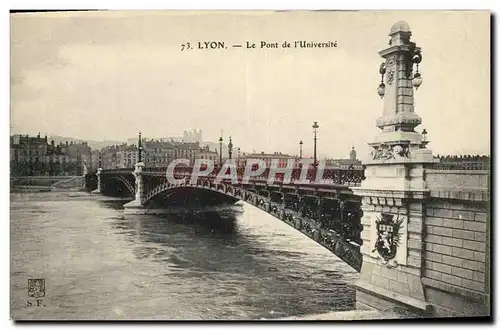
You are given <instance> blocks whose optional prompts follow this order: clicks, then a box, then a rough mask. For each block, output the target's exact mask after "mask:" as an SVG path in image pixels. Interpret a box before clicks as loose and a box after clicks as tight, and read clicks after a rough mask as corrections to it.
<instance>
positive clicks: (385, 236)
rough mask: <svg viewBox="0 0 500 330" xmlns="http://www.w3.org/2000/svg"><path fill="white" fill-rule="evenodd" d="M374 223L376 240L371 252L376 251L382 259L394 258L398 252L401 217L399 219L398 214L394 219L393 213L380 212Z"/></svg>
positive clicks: (386, 260)
mask: <svg viewBox="0 0 500 330" xmlns="http://www.w3.org/2000/svg"><path fill="white" fill-rule="evenodd" d="M375 223H376V226H377V227H376V228H377V241H376V242H375V249H373V252H375V251H377V252H378V254H379V255H380V256H381V257H382V258H383V259H384V261H385V262H388V261H389V260H392V259H394V258H395V257H396V254H397V252H398V246H399V240H400V238H401V232H400V229H401V224H402V223H403V219H399V216H398V217H397V218H396V219H394V214H387V213H382V215H381V217H380V218H378V219H377V221H376V222H375Z"/></svg>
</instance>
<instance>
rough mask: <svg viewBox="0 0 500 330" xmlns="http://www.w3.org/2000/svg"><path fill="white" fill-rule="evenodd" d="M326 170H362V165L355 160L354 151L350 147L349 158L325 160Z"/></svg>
mask: <svg viewBox="0 0 500 330" xmlns="http://www.w3.org/2000/svg"><path fill="white" fill-rule="evenodd" d="M325 166H326V168H339V169H362V168H363V165H362V164H361V161H360V160H359V159H358V158H357V155H356V149H355V148H354V147H352V149H351V151H350V152H349V158H339V159H332V158H327V159H326V164H325Z"/></svg>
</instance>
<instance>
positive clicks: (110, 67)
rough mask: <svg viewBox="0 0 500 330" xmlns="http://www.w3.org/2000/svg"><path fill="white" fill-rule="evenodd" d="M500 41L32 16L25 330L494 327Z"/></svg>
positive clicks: (137, 15) (20, 20)
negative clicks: (133, 323) (433, 321)
mask: <svg viewBox="0 0 500 330" xmlns="http://www.w3.org/2000/svg"><path fill="white" fill-rule="evenodd" d="M490 22H491V14H490V12H488V11H203V12H189V11H68V12H31V13H20V12H16V13H14V12H13V13H11V14H10V25H11V40H10V45H11V72H10V81H11V109H10V111H11V114H10V118H11V122H10V127H11V131H10V230H11V232H10V247H11V249H10V256H11V264H10V289H11V293H10V306H11V311H10V313H11V318H12V319H13V320H16V321H26V320H209V321H216V320H346V321H347V320H360V319H363V320H366V319H369V320H375V319H407V318H443V317H448V318H454V317H474V318H476V319H484V318H488V317H491V279H492V277H491V267H490V260H491V253H490V250H491V237H490V236H491V231H490V230H491V213H490V207H491V205H490V175H491V172H490V169H491V167H490V162H491V154H490V133H491V132H490V87H491V86H490V75H491V73H490V70H491V68H490Z"/></svg>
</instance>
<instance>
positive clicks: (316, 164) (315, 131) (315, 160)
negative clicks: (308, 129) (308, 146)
mask: <svg viewBox="0 0 500 330" xmlns="http://www.w3.org/2000/svg"><path fill="white" fill-rule="evenodd" d="M312 128H313V130H314V167H317V166H318V159H317V153H316V141H317V133H318V128H319V125H318V122H317V121H315V122H314V125H313V126H312Z"/></svg>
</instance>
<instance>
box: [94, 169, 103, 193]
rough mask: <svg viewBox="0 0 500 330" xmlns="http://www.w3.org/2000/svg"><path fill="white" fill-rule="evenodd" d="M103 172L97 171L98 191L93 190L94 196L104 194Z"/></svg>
mask: <svg viewBox="0 0 500 330" xmlns="http://www.w3.org/2000/svg"><path fill="white" fill-rule="evenodd" d="M101 172H102V168H98V169H97V173H96V175H97V189H95V190H92V194H101V193H102V180H101Z"/></svg>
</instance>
